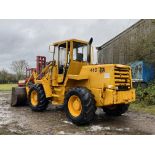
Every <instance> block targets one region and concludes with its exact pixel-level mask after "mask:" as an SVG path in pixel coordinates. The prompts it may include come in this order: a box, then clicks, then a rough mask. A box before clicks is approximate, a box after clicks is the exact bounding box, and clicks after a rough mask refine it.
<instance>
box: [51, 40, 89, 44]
mask: <svg viewBox="0 0 155 155" xmlns="http://www.w3.org/2000/svg"><path fill="white" fill-rule="evenodd" d="M70 41H75V42H79V43H83V44H88V42H87V41H83V40H79V39H68V40H63V41H58V42H55V43H53V45H54V46H56V45H60V44H63V43H65V42H70Z"/></svg>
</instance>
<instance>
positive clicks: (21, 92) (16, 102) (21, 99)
mask: <svg viewBox="0 0 155 155" xmlns="http://www.w3.org/2000/svg"><path fill="white" fill-rule="evenodd" d="M25 105H27V94H26V88H25V87H13V88H12V96H11V106H12V107H16V106H25Z"/></svg>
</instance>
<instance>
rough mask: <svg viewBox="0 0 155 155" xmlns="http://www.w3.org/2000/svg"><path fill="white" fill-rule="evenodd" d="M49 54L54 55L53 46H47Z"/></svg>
mask: <svg viewBox="0 0 155 155" xmlns="http://www.w3.org/2000/svg"><path fill="white" fill-rule="evenodd" d="M49 52H50V53H54V46H53V45H49Z"/></svg>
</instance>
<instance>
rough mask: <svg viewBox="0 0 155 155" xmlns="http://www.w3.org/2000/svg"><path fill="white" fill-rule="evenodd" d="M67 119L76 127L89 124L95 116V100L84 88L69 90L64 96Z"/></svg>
mask: <svg viewBox="0 0 155 155" xmlns="http://www.w3.org/2000/svg"><path fill="white" fill-rule="evenodd" d="M64 105H65V112H66V116H67V118H68V119H69V120H70V121H72V122H73V123H74V124H76V125H84V124H89V123H91V122H92V121H93V119H94V116H95V100H94V97H93V95H92V94H91V92H90V91H89V90H88V89H86V88H81V87H77V88H71V89H70V90H69V91H68V92H67V94H66V96H65V101H64Z"/></svg>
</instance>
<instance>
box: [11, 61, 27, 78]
mask: <svg viewBox="0 0 155 155" xmlns="http://www.w3.org/2000/svg"><path fill="white" fill-rule="evenodd" d="M26 67H28V63H27V62H26V60H18V61H13V62H12V64H11V69H12V70H13V71H14V72H15V73H16V76H17V80H21V79H23V78H24V76H25V72H26Z"/></svg>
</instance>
